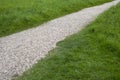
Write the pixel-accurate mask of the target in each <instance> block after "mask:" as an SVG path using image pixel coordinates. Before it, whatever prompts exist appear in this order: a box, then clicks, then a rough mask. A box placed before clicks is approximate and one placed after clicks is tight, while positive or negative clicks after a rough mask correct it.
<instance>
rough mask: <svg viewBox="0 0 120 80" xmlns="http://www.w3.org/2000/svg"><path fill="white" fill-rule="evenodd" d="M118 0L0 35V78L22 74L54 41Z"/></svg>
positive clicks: (72, 31) (48, 49)
mask: <svg viewBox="0 0 120 80" xmlns="http://www.w3.org/2000/svg"><path fill="white" fill-rule="evenodd" d="M119 1H120V0H116V1H113V2H109V3H106V4H103V5H100V6H95V7H91V8H86V9H83V10H81V11H79V12H76V13H73V14H70V15H66V16H64V17H61V18H58V19H55V20H52V21H50V22H48V23H46V24H43V25H41V26H39V27H37V28H33V29H29V30H26V31H23V32H20V33H16V34H13V35H10V36H7V37H3V38H0V80H10V79H11V77H12V76H13V75H15V74H22V73H23V72H24V71H26V70H28V69H29V68H30V67H31V66H32V65H33V64H35V63H37V61H38V60H40V59H41V58H43V57H45V55H46V54H48V51H50V50H52V49H53V48H54V47H55V46H56V43H57V42H58V41H61V40H63V39H64V38H65V37H66V36H69V35H71V34H73V33H76V32H78V31H80V30H81V29H82V28H83V27H84V26H86V25H87V24H88V23H90V22H91V21H93V20H95V18H96V17H97V16H98V15H99V14H100V13H102V12H103V11H105V10H107V9H108V8H110V7H111V6H113V5H116V4H117V3H118V2H119Z"/></svg>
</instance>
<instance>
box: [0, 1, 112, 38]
mask: <svg viewBox="0 0 120 80" xmlns="http://www.w3.org/2000/svg"><path fill="white" fill-rule="evenodd" d="M108 1H112V0H0V37H2V36H6V35H10V34H12V33H16V32H19V31H22V30H25V29H28V28H31V27H35V26H37V25H40V24H42V23H44V22H46V21H49V20H51V19H54V18H57V17H60V16H63V15H66V14H68V13H71V12H75V11H78V10H80V9H83V8H85V7H90V6H94V5H98V4H102V3H105V2H108Z"/></svg>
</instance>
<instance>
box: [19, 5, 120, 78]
mask: <svg viewBox="0 0 120 80" xmlns="http://www.w3.org/2000/svg"><path fill="white" fill-rule="evenodd" d="M17 80H120V4H119V5H117V6H115V7H112V8H111V9H110V10H108V11H106V12H105V13H103V14H102V15H100V16H99V17H98V18H97V19H96V21H94V22H93V23H91V24H90V25H88V26H87V27H86V28H84V29H83V30H82V31H81V32H78V33H77V34H74V35H71V36H70V37H68V38H67V39H65V40H64V41H61V42H59V43H58V44H57V48H55V49H54V50H52V51H50V54H49V55H48V56H47V57H46V58H45V59H42V60H41V61H39V62H38V63H37V64H36V65H34V66H33V67H32V68H31V69H30V70H28V71H27V72H25V73H24V74H23V75H22V76H21V77H18V79H17Z"/></svg>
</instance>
